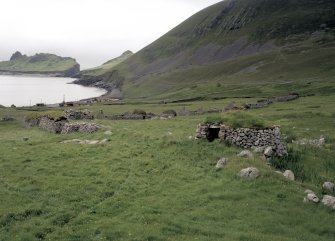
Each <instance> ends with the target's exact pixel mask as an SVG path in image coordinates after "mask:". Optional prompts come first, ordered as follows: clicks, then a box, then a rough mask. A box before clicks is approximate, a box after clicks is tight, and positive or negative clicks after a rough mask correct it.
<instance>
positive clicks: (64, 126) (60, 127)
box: [25, 110, 101, 134]
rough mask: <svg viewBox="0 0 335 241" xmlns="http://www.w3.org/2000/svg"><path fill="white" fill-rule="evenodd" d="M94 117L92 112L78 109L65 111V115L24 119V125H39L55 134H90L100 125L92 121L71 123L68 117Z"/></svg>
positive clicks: (76, 118) (77, 118) (78, 118)
mask: <svg viewBox="0 0 335 241" xmlns="http://www.w3.org/2000/svg"><path fill="white" fill-rule="evenodd" d="M93 118H94V116H93V114H92V113H91V112H89V111H87V110H85V111H83V112H80V111H72V110H70V111H66V112H65V115H63V116H59V117H50V116H48V115H44V116H43V115H42V116H39V117H37V118H33V119H29V120H25V126H26V127H27V128H30V127H39V128H40V129H42V130H46V131H49V132H51V133H55V134H70V133H73V132H80V133H83V134H92V133H94V132H97V131H98V130H99V129H100V128H101V126H99V125H97V124H94V123H73V122H70V121H69V119H75V120H83V119H89V120H92V119H93Z"/></svg>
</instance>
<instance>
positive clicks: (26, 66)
mask: <svg viewBox="0 0 335 241" xmlns="http://www.w3.org/2000/svg"><path fill="white" fill-rule="evenodd" d="M79 71H80V66H79V64H78V63H77V62H76V60H75V59H73V58H69V57H60V56H57V55H54V54H46V53H41V54H35V55H34V56H26V55H22V54H21V53H20V52H15V53H14V54H13V55H12V57H11V58H10V60H9V61H3V62H0V72H2V73H7V74H46V75H53V76H66V77H73V76H75V75H77V74H78V73H79Z"/></svg>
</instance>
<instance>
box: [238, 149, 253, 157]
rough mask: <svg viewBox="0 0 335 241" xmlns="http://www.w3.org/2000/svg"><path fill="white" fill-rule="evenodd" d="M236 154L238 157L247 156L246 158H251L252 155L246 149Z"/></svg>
mask: <svg viewBox="0 0 335 241" xmlns="http://www.w3.org/2000/svg"><path fill="white" fill-rule="evenodd" d="M237 156H239V157H247V158H253V157H254V156H253V155H252V153H251V151H248V150H243V151H241V152H240V153H239V154H238V155H237Z"/></svg>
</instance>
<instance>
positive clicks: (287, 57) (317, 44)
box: [90, 0, 335, 100]
mask: <svg viewBox="0 0 335 241" xmlns="http://www.w3.org/2000/svg"><path fill="white" fill-rule="evenodd" d="M334 59H335V2H334V1H332V0H227V1H223V2H220V3H218V4H215V5H213V6H211V7H208V8H206V9H204V10H202V11H200V12H199V13H197V14H195V15H194V16H192V17H191V18H189V19H188V20H186V21H185V22H183V23H182V24H180V25H179V26H177V27H176V28H175V29H173V30H171V31H170V32H168V33H167V34H166V35H164V36H163V37H161V38H160V39H158V40H157V41H155V42H154V43H152V44H150V45H149V46H147V47H145V48H144V49H142V50H141V51H140V52H138V53H136V54H135V55H133V56H132V57H130V58H129V59H127V60H126V61H124V62H122V63H121V64H119V65H117V66H115V67H113V68H112V69H111V70H109V71H108V72H107V73H106V74H104V75H101V76H99V77H98V78H92V79H91V80H90V81H91V82H92V83H93V82H96V81H103V82H105V83H108V85H109V86H110V88H118V89H122V92H123V94H124V97H125V98H126V99H137V100H144V99H173V100H180V99H188V98H224V97H229V96H230V97H235V96H269V95H274V94H282V93H285V94H287V93H288V92H292V91H294V92H299V93H301V94H319V93H321V94H326V93H334V92H335V86H334V77H333V76H334V73H335V65H334V64H333V60H334Z"/></svg>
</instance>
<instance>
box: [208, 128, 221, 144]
mask: <svg viewBox="0 0 335 241" xmlns="http://www.w3.org/2000/svg"><path fill="white" fill-rule="evenodd" d="M219 132H220V128H209V129H208V132H207V134H206V138H207V140H208V141H209V142H212V141H214V140H215V139H219Z"/></svg>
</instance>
